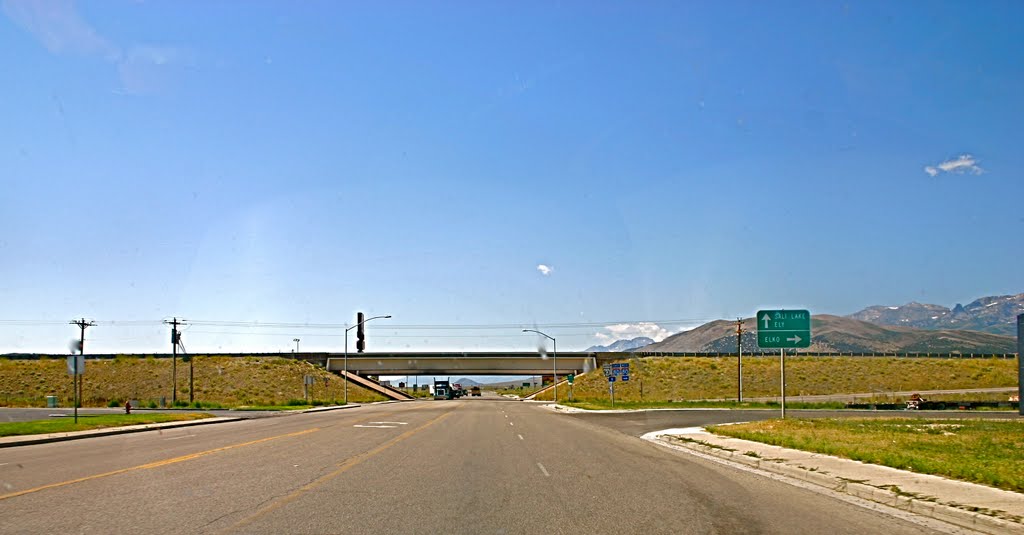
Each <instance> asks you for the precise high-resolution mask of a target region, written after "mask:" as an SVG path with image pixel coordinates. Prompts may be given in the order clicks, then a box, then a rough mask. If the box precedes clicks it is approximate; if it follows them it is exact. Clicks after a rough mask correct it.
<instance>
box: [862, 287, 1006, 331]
mask: <svg viewBox="0 0 1024 535" xmlns="http://www.w3.org/2000/svg"><path fill="white" fill-rule="evenodd" d="M1018 314H1024V293H1021V294H1017V295H997V296H991V297H982V298H980V299H976V300H974V301H972V302H971V303H970V304H968V305H967V306H963V305H960V304H957V305H956V306H955V307H953V308H946V307H944V306H941V305H927V304H922V303H907V304H905V305H901V306H873V307H868V308H865V309H864V310H861V311H860V312H857V313H855V314H850V315H849V316H847V317H849V318H853V319H856V320H861V321H867V322H870V323H874V324H875V325H890V326H899V327H916V328H918V329H967V330H972V331H982V332H987V333H992V334H1003V335H1007V336H1016V334H1017V315H1018Z"/></svg>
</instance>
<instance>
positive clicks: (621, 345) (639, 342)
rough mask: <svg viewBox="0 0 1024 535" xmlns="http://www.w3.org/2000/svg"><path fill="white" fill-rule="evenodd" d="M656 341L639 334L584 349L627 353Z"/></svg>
mask: <svg viewBox="0 0 1024 535" xmlns="http://www.w3.org/2000/svg"><path fill="white" fill-rule="evenodd" d="M653 343H654V340H653V339H651V338H648V337H646V336H638V337H636V338H633V339H630V340H616V341H615V342H612V343H611V344H609V345H606V346H590V347H588V348H586V349H584V351H595V352H599V353H601V352H612V353H625V352H627V351H633V350H634V349H639V348H641V347H644V346H648V345H651V344H653Z"/></svg>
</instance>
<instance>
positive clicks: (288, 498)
mask: <svg viewBox="0 0 1024 535" xmlns="http://www.w3.org/2000/svg"><path fill="white" fill-rule="evenodd" d="M454 411H455V409H452V410H449V411H448V412H445V413H443V414H440V415H438V416H437V417H436V418H434V419H432V420H429V421H427V423H425V424H423V425H421V426H419V427H417V428H415V429H410V430H408V431H406V432H404V433H402V434H401V435H398V436H396V437H395V438H393V439H391V440H389V441H387V442H385V443H383V444H381V445H379V446H377V447H376V448H373V449H371V450H368V451H365V452H363V453H360V454H358V455H355V456H353V457H349V458H348V459H345V460H344V461H342V462H341V463H339V464H338V469H337V470H335V471H333V472H331V473H329V474H326V475H324V476H323V477H320V478H319V479H316V480H313V481H311V482H309V483H307V484H305V485H303V486H301V487H299V488H298V489H295V490H294V491H292V492H291V493H289V494H286V495H285V496H282V497H281V498H278V499H277V500H275V501H273V502H270V503H269V504H267V505H266V506H264V507H263V508H262V509H260V510H258V511H256V512H255V513H253V514H252V515H251V516H249V517H247V518H243V519H242V520H239V521H238V522H237V523H236V524H235V525H233V526H231V527H229V528H225V529H224V530H222V531H221V532H220V533H225V532H231V531H235V530H238V529H240V528H243V527H245V526H247V525H249V524H251V523H253V522H254V521H256V520H257V519H259V518H260V517H262V516H263V515H266V514H267V513H270V512H271V511H274V510H276V509H279V508H280V507H282V506H284V505H287V504H289V503H291V502H293V501H295V500H296V499H297V498H299V497H300V496H302V495H303V494H305V493H307V492H309V491H311V490H313V489H315V488H316V487H319V486H320V485H323V484H324V483H327V482H328V481H330V480H332V479H334V478H336V477H338V476H340V475H341V474H343V473H345V472H346V471H348V470H349V469H351V468H353V467H355V466H356V465H358V464H360V463H362V462H364V461H366V460H368V459H370V458H371V457H373V456H375V455H377V454H379V453H381V452H383V451H384V450H386V449H388V448H390V447H391V446H394V445H395V444H398V443H399V442H401V441H403V440H405V439H407V438H409V437H411V436H413V435H415V434H416V433H419V432H420V431H423V430H424V429H426V428H428V427H430V426H432V425H434V424H436V423H437V422H440V421H441V420H443V419H445V418H446V417H448V416H449V415H451V413H452V412H454Z"/></svg>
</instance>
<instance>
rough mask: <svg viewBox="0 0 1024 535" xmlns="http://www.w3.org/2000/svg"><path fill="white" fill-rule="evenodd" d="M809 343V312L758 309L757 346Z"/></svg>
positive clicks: (793, 346) (802, 344) (783, 346)
mask: <svg viewBox="0 0 1024 535" xmlns="http://www.w3.org/2000/svg"><path fill="white" fill-rule="evenodd" d="M810 345H811V313H810V312H808V311H806V310H758V311H757V346H758V347H761V348H776V349H777V348H786V349H788V348H796V347H809V346H810Z"/></svg>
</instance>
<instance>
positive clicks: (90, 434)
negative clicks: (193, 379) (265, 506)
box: [0, 417, 245, 448]
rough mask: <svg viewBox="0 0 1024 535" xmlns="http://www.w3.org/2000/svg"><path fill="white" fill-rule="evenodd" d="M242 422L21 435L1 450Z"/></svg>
mask: <svg viewBox="0 0 1024 535" xmlns="http://www.w3.org/2000/svg"><path fill="white" fill-rule="evenodd" d="M242 420H245V418H238V417H219V418H204V419H202V420H188V421H184V422H164V423H160V424H142V425H129V426H125V427H108V428H104V429H89V430H87V431H72V432H70V433H52V434H48V435H21V436H15V437H4V438H0V448H13V447H16V446H30V445H33V444H48V443H51V442H64V441H67V440H80V439H84V438H95V437H106V436H111V435H124V434H128V433H141V432H144V431H161V430H164V429H174V428H177V427H191V426H195V425H210V424H223V423H228V422H239V421H242Z"/></svg>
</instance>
